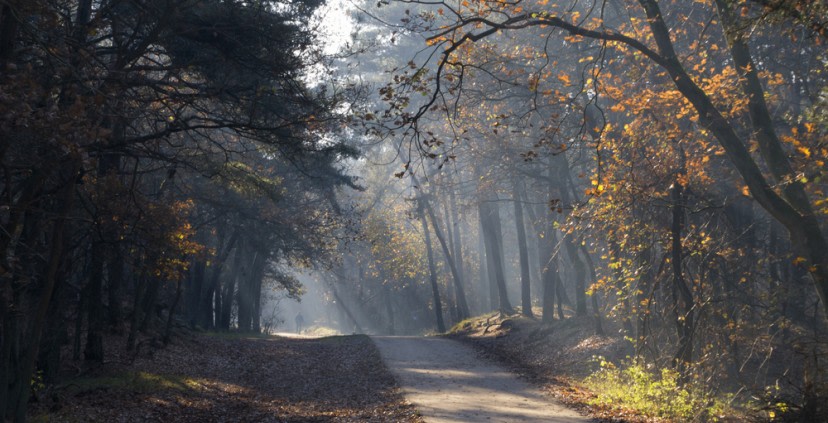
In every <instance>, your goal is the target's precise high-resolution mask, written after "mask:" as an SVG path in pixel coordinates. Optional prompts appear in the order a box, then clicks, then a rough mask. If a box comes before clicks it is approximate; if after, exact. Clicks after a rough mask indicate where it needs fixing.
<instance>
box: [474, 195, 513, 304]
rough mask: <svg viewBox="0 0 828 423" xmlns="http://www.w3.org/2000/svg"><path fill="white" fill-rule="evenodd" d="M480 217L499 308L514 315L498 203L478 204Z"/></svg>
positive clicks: (489, 201) (485, 202) (488, 201)
mask: <svg viewBox="0 0 828 423" xmlns="http://www.w3.org/2000/svg"><path fill="white" fill-rule="evenodd" d="M478 207H479V208H480V215H481V216H484V224H483V242H484V244H485V246H486V257H487V258H488V259H489V261H490V262H491V263H492V267H493V269H494V275H489V276H490V277H492V276H493V277H494V281H495V284H496V285H497V296H498V299H499V301H498V306H499V309H500V311H501V312H502V313H505V314H512V313H514V312H515V310H514V309H513V308H512V305H511V303H510V302H509V296H508V293H507V292H506V275H505V272H504V269H503V244H502V242H503V241H502V234H501V230H500V229H501V226H500V212H499V211H498V206H497V203H492V202H491V200H484V201H481V202H479V203H478Z"/></svg>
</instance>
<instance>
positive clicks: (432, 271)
mask: <svg viewBox="0 0 828 423" xmlns="http://www.w3.org/2000/svg"><path fill="white" fill-rule="evenodd" d="M417 203H418V210H417V213H418V214H419V215H420V223H421V224H422V226H423V234H424V236H425V244H426V254H427V256H428V274H429V282H430V283H431V295H432V301H433V305H434V317H435V319H436V320H437V331H438V332H440V333H444V332H445V331H446V324H445V322H443V303H442V302H441V301H440V288H439V286H438V284H437V267H436V266H435V265H434V251H433V250H432V248H431V234H430V233H429V230H428V222H426V217H425V212H424V211H423V209H424V207H425V206H424V205H423V200H422V199H419V198H418V199H417Z"/></svg>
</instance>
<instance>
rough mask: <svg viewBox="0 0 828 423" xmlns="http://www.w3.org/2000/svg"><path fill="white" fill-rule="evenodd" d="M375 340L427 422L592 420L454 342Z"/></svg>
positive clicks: (563, 422) (566, 422) (564, 422)
mask: <svg viewBox="0 0 828 423" xmlns="http://www.w3.org/2000/svg"><path fill="white" fill-rule="evenodd" d="M372 339H373V340H374V343H375V344H376V346H377V348H378V349H379V351H380V355H381V356H382V359H383V361H384V362H385V364H386V365H387V366H388V368H389V369H390V370H391V372H392V373H393V374H394V376H395V377H396V378H397V381H398V382H399V385H400V386H401V388H402V391H403V394H404V395H405V397H406V399H408V400H409V401H411V402H412V403H413V404H414V406H415V407H416V408H417V409H418V410H419V412H420V413H421V415H422V416H423V417H424V419H425V421H427V422H430V423H454V422H510V423H523V422H557V423H575V422H590V421H592V420H590V419H588V418H586V417H583V416H581V415H580V414H578V413H577V412H575V411H573V410H570V409H568V408H565V407H564V406H563V405H561V404H559V403H558V402H556V401H555V400H554V399H552V398H550V397H548V396H545V395H544V394H543V393H542V392H541V391H540V390H539V389H537V388H534V387H533V386H531V385H529V384H528V383H526V382H525V381H523V380H520V379H518V378H517V376H515V375H513V374H511V373H510V372H509V371H507V370H506V369H504V368H502V367H500V366H497V365H495V364H493V363H490V362H487V361H485V360H482V359H480V358H479V357H478V356H477V353H476V352H475V351H474V350H473V349H471V348H470V347H468V346H466V345H462V344H460V343H458V342H456V341H452V340H450V339H443V338H430V337H402V336H375V337H372Z"/></svg>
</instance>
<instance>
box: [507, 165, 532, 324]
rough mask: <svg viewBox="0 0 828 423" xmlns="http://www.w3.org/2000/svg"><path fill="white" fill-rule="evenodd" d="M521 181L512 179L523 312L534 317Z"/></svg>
mask: <svg viewBox="0 0 828 423" xmlns="http://www.w3.org/2000/svg"><path fill="white" fill-rule="evenodd" d="M520 192H521V189H520V181H518V179H517V178H516V177H514V178H512V202H513V203H514V205H515V227H516V229H517V241H518V252H519V254H520V300H521V312H522V314H523V315H524V316H526V317H533V316H532V292H531V279H530V277H529V251H528V249H527V247H526V225H525V224H524V222H523V199H522V198H520Z"/></svg>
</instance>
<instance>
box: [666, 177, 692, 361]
mask: <svg viewBox="0 0 828 423" xmlns="http://www.w3.org/2000/svg"><path fill="white" fill-rule="evenodd" d="M682 191H683V187H682V186H681V184H680V183H679V182H678V181H676V182H674V183H673V186H672V187H671V189H670V200H671V202H672V205H671V209H672V217H673V219H672V225H671V227H670V234H671V242H672V253H671V264H672V267H673V303H674V304H673V305H674V307H675V316H676V330H677V332H678V336H679V346H678V351H677V352H676V356H675V360H674V363H675V365H676V368H678V369H679V370H680V371H681V372H682V373H684V371H685V370H686V366H687V365H688V364H689V363H690V362H692V360H693V293H692V292H691V291H690V288H689V287H688V286H687V282H685V280H684V273H683V271H682V261H683V258H684V257H683V249H682V245H681V234H682V231H683V229H684V204H683V195H682Z"/></svg>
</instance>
